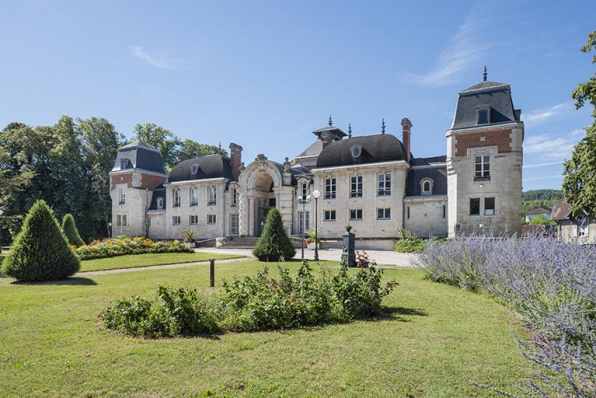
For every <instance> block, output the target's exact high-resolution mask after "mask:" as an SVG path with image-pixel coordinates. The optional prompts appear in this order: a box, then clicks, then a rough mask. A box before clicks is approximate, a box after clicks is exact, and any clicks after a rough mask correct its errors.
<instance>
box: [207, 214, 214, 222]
mask: <svg viewBox="0 0 596 398" xmlns="http://www.w3.org/2000/svg"><path fill="white" fill-rule="evenodd" d="M215 221H216V219H215V214H207V224H215Z"/></svg>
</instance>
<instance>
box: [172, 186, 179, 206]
mask: <svg viewBox="0 0 596 398" xmlns="http://www.w3.org/2000/svg"><path fill="white" fill-rule="evenodd" d="M173 207H180V188H178V189H174V205H173Z"/></svg>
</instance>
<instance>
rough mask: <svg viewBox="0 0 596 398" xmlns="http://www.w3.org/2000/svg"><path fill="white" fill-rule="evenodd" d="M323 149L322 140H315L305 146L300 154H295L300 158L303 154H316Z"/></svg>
mask: <svg viewBox="0 0 596 398" xmlns="http://www.w3.org/2000/svg"><path fill="white" fill-rule="evenodd" d="M322 150H323V141H321V140H316V141H315V142H313V143H312V144H311V145H310V146H309V147H308V148H306V149H305V150H304V151H302V153H300V155H298V156H296V157H297V158H301V157H304V156H318V155H319V153H321V151H322Z"/></svg>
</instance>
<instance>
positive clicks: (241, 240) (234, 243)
mask: <svg viewBox="0 0 596 398" xmlns="http://www.w3.org/2000/svg"><path fill="white" fill-rule="evenodd" d="M258 240H259V238H254V237H250V238H249V237H237V236H235V237H231V238H228V239H227V240H226V243H224V245H223V246H222V247H221V248H222V249H252V248H253V247H255V245H256V244H257V241H258Z"/></svg>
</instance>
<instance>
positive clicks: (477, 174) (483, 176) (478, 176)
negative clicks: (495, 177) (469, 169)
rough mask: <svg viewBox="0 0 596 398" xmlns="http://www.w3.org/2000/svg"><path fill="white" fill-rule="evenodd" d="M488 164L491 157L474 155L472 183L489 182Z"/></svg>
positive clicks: (489, 167)
mask: <svg viewBox="0 0 596 398" xmlns="http://www.w3.org/2000/svg"><path fill="white" fill-rule="evenodd" d="M487 159H488V160H487ZM490 163H491V156H490V155H489V154H487V153H485V154H478V155H474V181H490V169H491V166H490ZM478 166H480V167H478Z"/></svg>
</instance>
